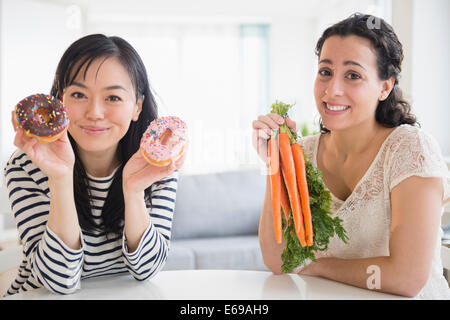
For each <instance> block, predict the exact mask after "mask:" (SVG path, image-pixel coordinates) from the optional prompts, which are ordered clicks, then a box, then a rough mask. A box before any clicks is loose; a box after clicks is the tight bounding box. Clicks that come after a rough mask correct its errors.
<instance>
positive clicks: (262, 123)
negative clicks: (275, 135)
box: [252, 113, 297, 163]
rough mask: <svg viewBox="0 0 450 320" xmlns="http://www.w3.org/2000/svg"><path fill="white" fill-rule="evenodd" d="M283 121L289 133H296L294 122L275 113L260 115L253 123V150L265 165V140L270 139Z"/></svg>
mask: <svg viewBox="0 0 450 320" xmlns="http://www.w3.org/2000/svg"><path fill="white" fill-rule="evenodd" d="M285 121H286V125H287V126H288V127H289V129H291V131H294V132H296V131H297V124H296V123H295V121H293V120H292V119H290V118H286V119H284V118H283V117H282V116H280V115H279V114H275V113H269V114H267V115H260V116H259V117H258V119H257V120H254V121H253V123H252V127H253V134H252V142H253V148H255V150H256V152H257V153H258V155H259V157H260V158H261V159H262V160H263V161H264V163H267V140H268V139H270V137H271V134H272V132H276V131H277V130H278V129H279V127H280V125H282V124H283V123H284V122H285Z"/></svg>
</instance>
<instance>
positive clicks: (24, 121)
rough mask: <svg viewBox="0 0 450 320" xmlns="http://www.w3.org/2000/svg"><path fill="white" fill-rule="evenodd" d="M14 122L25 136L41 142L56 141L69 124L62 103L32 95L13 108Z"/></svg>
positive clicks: (48, 97)
mask: <svg viewBox="0 0 450 320" xmlns="http://www.w3.org/2000/svg"><path fill="white" fill-rule="evenodd" d="M15 120H16V122H17V124H18V125H19V126H20V127H21V128H22V129H23V130H24V132H25V134H26V135H27V136H29V137H33V138H36V139H38V140H39V141H41V142H52V141H55V140H57V139H58V138H59V137H60V136H61V135H62V133H63V132H64V130H65V129H66V128H67V125H68V122H69V118H68V117H67V112H66V110H65V109H64V106H63V104H62V102H61V101H60V100H58V99H57V98H55V97H52V96H50V95H46V94H34V95H31V96H29V97H26V98H25V99H23V100H22V101H20V102H19V103H18V104H17V105H16V107H15Z"/></svg>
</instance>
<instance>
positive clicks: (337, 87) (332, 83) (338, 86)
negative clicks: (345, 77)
mask: <svg viewBox="0 0 450 320" xmlns="http://www.w3.org/2000/svg"><path fill="white" fill-rule="evenodd" d="M325 94H326V95H327V96H329V97H333V96H342V95H343V94H344V90H343V83H342V80H341V79H339V77H332V78H331V79H330V80H329V81H328V86H327V88H326V89H325Z"/></svg>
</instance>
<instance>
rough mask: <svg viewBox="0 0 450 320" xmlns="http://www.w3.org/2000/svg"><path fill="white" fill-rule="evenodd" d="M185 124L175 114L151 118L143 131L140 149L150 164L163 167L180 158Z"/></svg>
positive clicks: (183, 147)
mask: <svg viewBox="0 0 450 320" xmlns="http://www.w3.org/2000/svg"><path fill="white" fill-rule="evenodd" d="M186 142H187V126H186V123H184V121H183V120H181V119H180V118H178V117H175V116H168V117H160V118H158V119H155V120H153V121H152V122H151V123H150V125H149V126H148V128H147V130H146V131H145V132H144V134H143V136H142V139H141V145H140V150H141V152H142V155H143V156H144V158H145V159H146V160H147V161H148V162H149V163H150V164H152V165H155V166H159V167H164V166H167V165H169V164H170V163H171V162H172V161H176V160H177V159H178V158H180V157H181V156H182V155H183V153H184V151H185V147H186Z"/></svg>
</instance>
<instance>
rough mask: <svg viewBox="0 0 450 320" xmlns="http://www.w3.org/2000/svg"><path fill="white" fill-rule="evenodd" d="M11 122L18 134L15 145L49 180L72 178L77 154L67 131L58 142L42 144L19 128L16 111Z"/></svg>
mask: <svg viewBox="0 0 450 320" xmlns="http://www.w3.org/2000/svg"><path fill="white" fill-rule="evenodd" d="M11 121H12V124H13V128H14V131H15V132H16V135H15V137H14V145H15V146H16V147H17V148H19V149H21V150H22V151H24V152H25V153H26V154H27V156H28V157H29V158H30V159H31V161H33V163H34V164H35V165H36V166H37V167H39V169H41V170H42V171H43V172H44V173H45V174H46V175H47V176H48V177H49V179H50V178H51V179H58V178H64V177H67V176H69V177H72V175H73V166H74V163H75V154H74V152H73V149H72V145H71V144H70V141H69V137H68V134H67V129H66V130H65V131H64V133H63V134H62V136H61V137H60V138H59V139H58V140H56V141H54V142H51V143H40V142H39V141H38V140H37V139H36V138H30V137H28V136H26V135H25V133H24V130H23V129H22V128H20V127H18V125H17V123H16V122H15V120H14V111H13V112H12V119H11Z"/></svg>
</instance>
